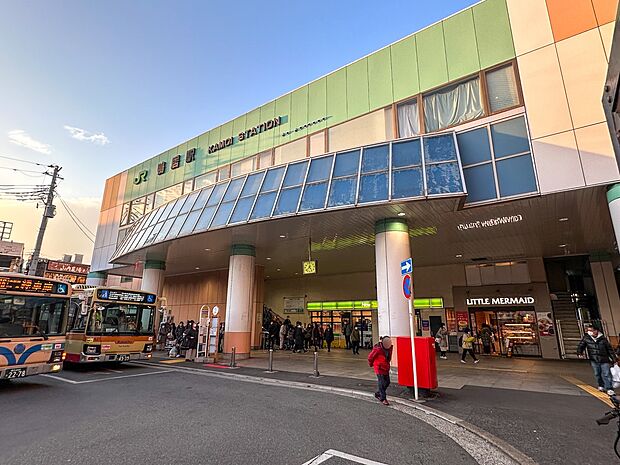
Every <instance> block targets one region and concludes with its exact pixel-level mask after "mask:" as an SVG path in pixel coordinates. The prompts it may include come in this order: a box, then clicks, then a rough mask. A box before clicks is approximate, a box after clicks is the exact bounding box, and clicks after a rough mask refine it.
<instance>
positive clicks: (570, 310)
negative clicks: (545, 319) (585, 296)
mask: <svg viewBox="0 0 620 465" xmlns="http://www.w3.org/2000/svg"><path fill="white" fill-rule="evenodd" d="M554 295H555V296H556V297H557V299H553V297H552V298H551V306H552V308H553V315H554V317H555V321H556V323H557V324H558V326H559V328H558V335H559V336H561V339H562V340H561V341H560V343H561V345H562V347H563V350H562V352H563V353H562V354H561V355H562V358H577V344H579V341H580V340H581V337H582V332H581V329H580V323H579V320H578V319H577V308H576V306H575V303H574V302H573V300H572V299H571V295H570V293H569V292H555V293H554ZM560 331H561V332H560Z"/></svg>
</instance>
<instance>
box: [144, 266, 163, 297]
mask: <svg viewBox="0 0 620 465" xmlns="http://www.w3.org/2000/svg"><path fill="white" fill-rule="evenodd" d="M165 271H166V262H163V261H161V260H147V261H146V262H144V270H143V271H142V286H141V290H142V291H144V292H150V293H152V294H156V295H157V297H161V293H162V291H163V290H164V272H165Z"/></svg>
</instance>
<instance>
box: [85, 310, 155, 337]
mask: <svg viewBox="0 0 620 465" xmlns="http://www.w3.org/2000/svg"><path fill="white" fill-rule="evenodd" d="M154 320H155V307H153V306H151V305H138V304H132V303H121V302H110V303H102V302H96V303H95V304H94V310H93V312H92V314H91V316H90V321H89V323H88V333H89V334H152V333H153V324H154Z"/></svg>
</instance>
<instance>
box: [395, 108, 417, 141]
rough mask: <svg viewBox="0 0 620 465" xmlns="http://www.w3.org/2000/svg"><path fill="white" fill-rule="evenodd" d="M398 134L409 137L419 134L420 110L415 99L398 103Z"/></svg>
mask: <svg viewBox="0 0 620 465" xmlns="http://www.w3.org/2000/svg"><path fill="white" fill-rule="evenodd" d="M397 112H398V136H399V137H411V136H415V135H417V134H420V112H419V111H418V101H417V99H413V100H409V101H408V102H404V103H400V104H398V108H397Z"/></svg>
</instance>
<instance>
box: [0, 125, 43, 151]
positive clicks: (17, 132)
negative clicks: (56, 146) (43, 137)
mask: <svg viewBox="0 0 620 465" xmlns="http://www.w3.org/2000/svg"><path fill="white" fill-rule="evenodd" d="M8 136H9V140H10V141H11V142H13V143H14V144H16V145H20V146H22V147H26V148H27V149H30V150H34V151H35V152H39V153H44V154H45V155H49V154H50V153H52V146H51V145H49V144H44V143H43V142H39V141H38V140H35V139H33V138H32V137H30V135H29V134H28V133H27V132H26V131H24V130H23V129H13V130H12V131H9V132H8Z"/></svg>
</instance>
